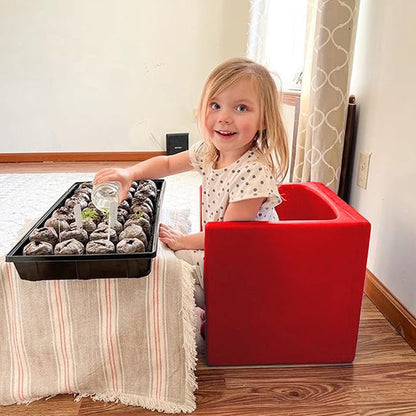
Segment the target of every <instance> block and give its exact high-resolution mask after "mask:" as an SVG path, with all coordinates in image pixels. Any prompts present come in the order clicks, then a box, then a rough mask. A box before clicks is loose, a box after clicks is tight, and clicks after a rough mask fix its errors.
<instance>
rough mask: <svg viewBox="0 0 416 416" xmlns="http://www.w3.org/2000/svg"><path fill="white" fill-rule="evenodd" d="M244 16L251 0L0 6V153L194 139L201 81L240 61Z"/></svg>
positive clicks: (47, 0) (72, 0)
mask: <svg viewBox="0 0 416 416" xmlns="http://www.w3.org/2000/svg"><path fill="white" fill-rule="evenodd" d="M248 19H249V0H209V1H207V0H151V1H150V0H120V1H115V0H68V1H55V0H36V1H27V0H2V1H1V2H0V62H1V66H0V126H1V128H0V135H1V141H0V152H61V151H62V152H72V151H76V152H86V151H94V152H98V151H141V150H161V147H162V148H164V146H165V135H166V133H173V132H189V133H190V137H191V142H194V141H196V140H197V139H198V133H197V128H196V124H195V120H194V112H193V111H194V109H195V108H196V105H197V102H198V98H199V93H200V90H201V88H202V84H203V82H204V80H205V78H206V76H207V75H208V72H209V71H210V70H211V69H212V68H213V67H214V66H215V65H216V64H217V63H219V62H221V61H223V60H224V59H226V58H230V57H233V56H241V55H245V52H246V44H247V36H248ZM151 135H153V136H154V137H155V138H156V140H157V142H159V143H160V146H159V145H158V144H157V143H155V142H154V141H153V140H152V139H151Z"/></svg>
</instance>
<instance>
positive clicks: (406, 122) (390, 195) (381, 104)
mask: <svg viewBox="0 0 416 416" xmlns="http://www.w3.org/2000/svg"><path fill="white" fill-rule="evenodd" d="M415 16H416V2H415V1H413V0H396V1H391V0H377V1H375V0H361V6H360V14H359V22H358V32H357V39H356V55H355V61H354V69H353V75H352V87H351V92H352V93H354V94H356V96H357V101H358V106H359V114H358V117H359V124H358V131H357V148H356V151H357V153H358V152H360V151H364V152H371V153H372V156H371V162H370V173H369V179H368V187H367V190H363V189H361V188H358V187H357V186H356V184H355V183H356V171H357V166H356V167H355V169H354V171H355V176H354V178H353V181H354V184H353V186H352V197H351V204H352V205H353V206H354V207H355V208H356V209H358V210H359V211H360V212H361V213H362V214H363V215H364V216H365V217H366V218H367V219H368V220H369V221H370V222H371V224H372V234H371V243H370V252H369V260H368V268H369V270H371V272H372V273H373V274H374V275H375V276H376V277H377V278H378V279H380V280H381V281H382V282H383V283H384V284H385V285H386V286H387V287H388V288H389V290H390V291H391V292H392V293H393V294H394V295H395V296H396V297H397V298H399V300H400V301H401V302H402V303H403V304H404V305H405V306H406V307H407V308H408V309H409V311H410V312H412V313H413V314H414V315H415V316H416V251H415V243H416V137H415V128H414V126H415V120H416V101H415V99H416V81H415V66H416V54H415V51H416V25H415ZM355 160H358V155H357V154H356V158H355Z"/></svg>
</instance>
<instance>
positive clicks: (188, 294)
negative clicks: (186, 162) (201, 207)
mask: <svg viewBox="0 0 416 416" xmlns="http://www.w3.org/2000/svg"><path fill="white" fill-rule="evenodd" d="M174 184H175V183H174ZM171 189H172V190H174V189H175V187H174V186H172V187H171ZM166 206H167V207H169V209H165V210H162V212H161V214H162V221H163V222H167V223H170V224H171V225H177V224H178V223H180V224H184V216H186V215H188V216H189V212H187V213H184V210H183V208H182V214H180V213H181V210H180V209H178V207H177V206H175V204H174V203H173V202H172V200H171V199H168V203H167V205H166ZM182 207H183V205H182ZM163 211H164V212H163ZM187 220H188V223H189V218H187ZM183 231H185V230H183ZM195 320H196V318H195V301H194V282H193V277H192V271H191V270H190V266H189V265H188V264H187V263H185V262H183V261H181V260H179V259H178V258H177V257H176V256H175V255H174V253H173V252H172V251H171V250H169V249H168V248H166V247H165V246H164V245H163V244H161V243H160V244H159V247H158V255H157V257H156V258H155V260H154V261H153V265H152V272H151V273H150V275H149V276H147V277H143V278H140V279H95V280H86V281H82V280H62V281H58V280H56V281H39V282H30V281H25V280H21V279H20V278H19V276H18V274H17V272H16V269H15V267H14V265H13V264H12V263H5V262H2V261H1V262H0V405H9V404H14V403H30V402H31V401H33V400H37V399H40V398H44V397H49V396H53V395H56V394H61V393H71V394H74V395H75V397H76V399H81V398H82V397H84V396H90V397H91V398H92V399H94V400H103V401H117V402H121V403H124V404H127V405H134V406H142V407H144V408H147V409H151V410H157V411H161V412H168V413H178V412H192V411H193V410H195V406H196V405H195V396H194V391H195V389H196V387H197V384H196V379H195V367H196V344H195V325H196V322H195Z"/></svg>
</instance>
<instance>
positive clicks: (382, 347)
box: [0, 163, 416, 416]
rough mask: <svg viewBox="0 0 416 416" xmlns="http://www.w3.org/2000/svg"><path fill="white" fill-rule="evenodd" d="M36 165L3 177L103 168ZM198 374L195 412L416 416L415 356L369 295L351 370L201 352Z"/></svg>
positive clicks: (108, 407)
mask: <svg viewBox="0 0 416 416" xmlns="http://www.w3.org/2000/svg"><path fill="white" fill-rule="evenodd" d="M34 165H36V166H32V165H31V164H25V165H16V166H12V165H9V164H3V166H1V164H0V173H19V172H20V173H29V172H38V173H40V172H52V171H60V172H62V171H68V172H92V171H95V170H96V169H97V167H98V166H102V165H101V164H100V165H98V164H94V165H91V164H80V165H75V166H74V165H73V164H68V163H62V164H52V165H55V166H50V165H51V164H34ZM39 165H44V166H39ZM117 165H118V166H121V165H123V164H121V163H118V164H117ZM197 377H198V390H197V391H196V396H197V410H196V411H195V412H194V414H195V415H227V416H228V415H256V416H262V415H281V416H289V415H291V416H326V415H328V416H350V415H351V416H353V415H354V416H358V415H359V416H364V415H365V416H370V415H377V416H379V415H386V416H395V415H406V416H411V415H415V416H416V353H415V351H413V350H412V349H411V348H410V347H409V346H408V344H407V343H406V342H405V341H404V340H403V339H402V338H401V336H400V335H398V334H397V333H396V332H395V330H394V329H393V328H392V327H391V325H390V324H389V323H388V322H387V321H386V320H385V319H384V317H383V316H382V315H381V313H380V312H379V311H378V310H377V309H376V308H375V306H374V305H373V304H372V303H371V302H370V301H369V300H368V298H366V297H364V300H363V307H362V313H361V320H360V331H359V338H358V346H357V355H356V359H355V361H354V363H353V364H351V365H345V366H334V365H331V366H296V367H290V366H274V367H264V368H220V369H218V368H209V367H207V365H206V364H205V357H204V351H203V348H202V349H201V351H200V352H199V361H198V366H197ZM155 414H158V413H156V412H151V411H148V410H144V409H141V408H137V407H130V406H124V405H120V404H111V403H102V402H94V401H92V400H90V399H87V398H85V399H82V400H81V401H80V402H74V400H73V397H72V396H69V395H62V396H56V397H54V398H51V399H49V400H40V401H38V402H34V403H32V404H30V405H29V406H23V405H20V406H7V407H2V408H0V415H8V416H9V415H29V416H35V415H36V416H38V415H42V416H49V415H57V416H58V415H59V416H77V415H78V416H81V415H128V416H134V415H155Z"/></svg>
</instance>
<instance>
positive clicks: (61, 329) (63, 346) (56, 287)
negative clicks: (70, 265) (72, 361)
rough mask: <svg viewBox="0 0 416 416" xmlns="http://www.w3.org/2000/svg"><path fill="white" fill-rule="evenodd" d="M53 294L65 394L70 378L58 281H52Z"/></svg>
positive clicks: (68, 388)
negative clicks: (62, 362) (62, 363)
mask: <svg viewBox="0 0 416 416" xmlns="http://www.w3.org/2000/svg"><path fill="white" fill-rule="evenodd" d="M54 292H55V301H56V307H57V313H58V324H59V339H60V341H61V353H62V358H63V360H64V380H65V389H66V391H67V392H70V391H71V382H70V377H69V358H68V347H67V344H66V335H65V321H64V312H63V302H62V294H61V281H60V280H55V281H54Z"/></svg>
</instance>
